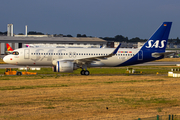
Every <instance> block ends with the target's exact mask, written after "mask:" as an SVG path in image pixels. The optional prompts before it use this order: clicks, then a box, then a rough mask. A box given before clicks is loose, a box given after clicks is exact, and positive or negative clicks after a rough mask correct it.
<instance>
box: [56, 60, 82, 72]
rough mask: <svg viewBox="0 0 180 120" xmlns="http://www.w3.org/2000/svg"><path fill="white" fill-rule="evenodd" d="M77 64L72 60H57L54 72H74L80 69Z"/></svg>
mask: <svg viewBox="0 0 180 120" xmlns="http://www.w3.org/2000/svg"><path fill="white" fill-rule="evenodd" d="M78 68H79V67H78V66H77V64H74V63H73V62H70V61H57V63H56V66H55V67H54V72H73V70H76V69H78Z"/></svg>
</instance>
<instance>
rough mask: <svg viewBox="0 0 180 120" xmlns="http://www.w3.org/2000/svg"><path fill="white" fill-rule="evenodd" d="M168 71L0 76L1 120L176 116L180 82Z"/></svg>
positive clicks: (96, 70)
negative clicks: (137, 73)
mask: <svg viewBox="0 0 180 120" xmlns="http://www.w3.org/2000/svg"><path fill="white" fill-rule="evenodd" d="M169 67H170V66H164V67H163V66H161V67H155V66H154V67H153V66H152V67H143V66H141V67H136V69H141V70H145V71H146V74H143V75H129V76H127V75H126V74H124V71H125V69H126V68H125V67H124V68H122V70H121V69H119V68H116V69H109V68H102V69H101V68H96V69H95V68H94V69H90V71H91V72H92V75H90V76H80V75H79V73H78V72H79V71H77V73H78V74H77V73H76V72H75V73H71V74H51V73H50V74H48V75H47V74H46V73H45V72H43V71H47V69H46V70H42V71H41V72H42V74H45V75H37V76H2V77H0V119H14V120H16V119H17V120H19V119H33V120H41V119H42V120H43V119H67V120H69V119H80V120H81V119H124V120H131V119H138V118H145V117H151V116H156V115H169V114H180V112H179V111H180V94H179V91H180V87H179V85H180V78H169V77H167V71H168V69H169ZM148 69H149V70H148ZM100 70H101V71H102V72H99V73H97V74H95V72H98V71H100ZM118 70H119V71H121V72H123V73H122V74H120V73H121V72H119V71H118ZM153 70H154V71H153ZM156 70H157V71H161V72H160V74H158V75H156ZM2 71H3V70H1V71H0V72H2ZM118 73H119V74H118ZM165 73H166V75H164V74H165ZM99 74H100V75H99Z"/></svg>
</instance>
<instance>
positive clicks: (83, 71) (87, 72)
mask: <svg viewBox="0 0 180 120" xmlns="http://www.w3.org/2000/svg"><path fill="white" fill-rule="evenodd" d="M81 75H89V71H88V70H81Z"/></svg>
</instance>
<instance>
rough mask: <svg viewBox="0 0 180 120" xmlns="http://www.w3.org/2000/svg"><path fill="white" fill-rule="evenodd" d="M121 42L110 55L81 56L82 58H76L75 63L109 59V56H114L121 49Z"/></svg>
mask: <svg viewBox="0 0 180 120" xmlns="http://www.w3.org/2000/svg"><path fill="white" fill-rule="evenodd" d="M120 46H121V44H119V45H118V47H117V48H116V49H115V50H114V51H113V52H112V53H110V54H109V55H105V56H97V57H89V58H82V59H81V58H80V59H76V60H74V62H75V63H90V62H92V61H99V60H100V59H107V58H109V57H112V56H114V55H115V54H116V53H117V51H118V50H119V48H120Z"/></svg>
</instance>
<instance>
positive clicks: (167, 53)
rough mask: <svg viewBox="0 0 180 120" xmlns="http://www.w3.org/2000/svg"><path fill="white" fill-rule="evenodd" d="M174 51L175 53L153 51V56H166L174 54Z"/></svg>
mask: <svg viewBox="0 0 180 120" xmlns="http://www.w3.org/2000/svg"><path fill="white" fill-rule="evenodd" d="M173 53H175V52H163V53H152V57H155V58H158V57H160V56H164V57H165V56H168V55H170V54H173Z"/></svg>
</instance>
